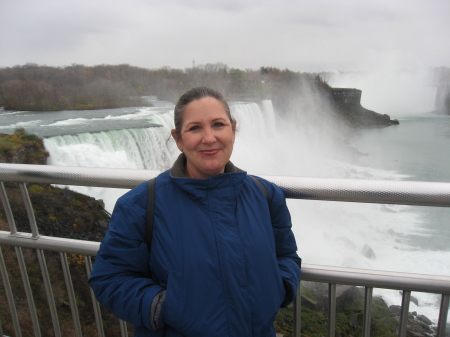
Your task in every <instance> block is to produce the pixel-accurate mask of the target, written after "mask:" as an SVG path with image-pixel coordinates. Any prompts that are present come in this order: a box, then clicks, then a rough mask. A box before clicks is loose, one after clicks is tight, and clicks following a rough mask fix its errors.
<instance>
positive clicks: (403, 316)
mask: <svg viewBox="0 0 450 337" xmlns="http://www.w3.org/2000/svg"><path fill="white" fill-rule="evenodd" d="M410 301H411V292H410V291H407V290H403V295H402V310H401V313H400V328H399V331H398V336H399V337H405V336H406V328H407V327H408V315H409V303H410Z"/></svg>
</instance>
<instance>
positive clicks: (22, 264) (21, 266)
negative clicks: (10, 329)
mask: <svg viewBox="0 0 450 337" xmlns="http://www.w3.org/2000/svg"><path fill="white" fill-rule="evenodd" d="M15 250H16V256H17V262H18V263H19V269H20V275H21V276H22V282H23V287H24V290H25V295H26V296H27V301H28V307H29V309H30V316H31V321H32V323H33V329H34V335H35V336H36V337H41V329H40V328H39V320H38V317H37V314H36V305H35V303H34V298H33V292H32V290H31V285H30V279H29V277H28V272H27V268H26V266H25V259H24V257H23V252H22V247H15Z"/></svg>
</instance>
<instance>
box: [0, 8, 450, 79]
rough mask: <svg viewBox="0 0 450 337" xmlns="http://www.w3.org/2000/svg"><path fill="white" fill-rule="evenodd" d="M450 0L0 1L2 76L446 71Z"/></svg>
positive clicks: (449, 62)
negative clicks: (128, 69) (14, 71)
mask: <svg viewBox="0 0 450 337" xmlns="http://www.w3.org/2000/svg"><path fill="white" fill-rule="evenodd" d="M448 13H450V2H449V1H447V0H428V1H423V0H416V1H406V0H398V1H390V0H389V1H388V0H365V1H360V0H343V1H333V0H317V1H307V0H277V1H275V0H264V1H256V0H245V1H238V0H231V1H230V0H229V1H222V0H218V1H207V0H191V1H189V2H186V1H183V0H166V1H156V0H151V1H144V0H131V1H118V0H116V1H107V0H97V1H85V0H81V1H75V0H67V1H57V0H40V1H31V0H2V2H0V39H1V41H2V45H3V46H4V48H2V52H1V57H0V67H5V66H14V65H18V64H24V63H26V62H34V63H38V64H47V65H55V66H64V65H70V64H72V63H81V64H86V65H95V64H102V63H103V64H117V63H128V64H131V65H136V66H142V67H147V68H159V67H162V66H170V67H174V68H185V67H189V66H191V65H192V61H193V60H195V61H196V63H197V64H205V63H215V62H223V63H225V64H227V65H229V66H230V67H237V68H242V69H245V68H252V69H256V68H259V67H260V66H276V67H281V68H289V69H292V70H296V71H321V70H328V71H336V70H359V69H367V68H373V67H377V66H379V65H383V64H384V65H388V66H394V65H401V66H410V67H416V66H417V67H422V66H450V43H449V42H448V37H447V34H448V33H447V32H448V31H449V28H450V23H449V20H448Z"/></svg>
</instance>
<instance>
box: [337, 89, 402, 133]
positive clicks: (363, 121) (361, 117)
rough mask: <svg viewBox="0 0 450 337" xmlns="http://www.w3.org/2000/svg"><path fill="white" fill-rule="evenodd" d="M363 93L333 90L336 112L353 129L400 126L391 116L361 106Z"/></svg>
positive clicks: (350, 90)
mask: <svg viewBox="0 0 450 337" xmlns="http://www.w3.org/2000/svg"><path fill="white" fill-rule="evenodd" d="M361 96H362V91H361V90H359V89H350V88H332V90H331V99H332V102H333V105H334V107H335V109H336V112H337V113H338V114H339V115H341V116H342V117H344V119H345V120H346V121H347V122H348V123H349V124H350V126H351V127H353V128H377V127H386V126H390V125H396V124H399V122H398V120H396V119H391V117H390V116H389V115H386V114H380V113H377V112H375V111H372V110H368V109H366V108H364V107H363V106H361Z"/></svg>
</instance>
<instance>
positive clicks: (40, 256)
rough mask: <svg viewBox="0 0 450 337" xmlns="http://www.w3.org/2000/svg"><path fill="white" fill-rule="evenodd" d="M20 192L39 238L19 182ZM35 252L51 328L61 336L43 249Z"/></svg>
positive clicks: (29, 206) (25, 193)
mask: <svg viewBox="0 0 450 337" xmlns="http://www.w3.org/2000/svg"><path fill="white" fill-rule="evenodd" d="M19 187H20V192H21V193H22V197H23V200H24V203H25V209H26V211H27V215H28V220H29V222H30V227H31V232H32V233H33V237H32V238H33V239H38V238H39V230H38V227H37V223H36V218H35V216H34V211H33V205H32V204H31V200H30V196H29V195H28V190H27V186H26V184H25V183H20V184H19ZM36 254H37V257H38V260H39V266H40V268H41V275H42V280H43V281H44V287H45V293H46V295H47V302H48V305H49V307H50V316H51V318H52V323H53V329H54V333H55V336H56V337H61V328H60V326H59V319H58V312H57V310H56V304H55V297H54V296H53V289H52V284H51V282H50V275H49V274H48V268H47V263H46V261H45V255H44V251H43V250H42V249H36Z"/></svg>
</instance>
